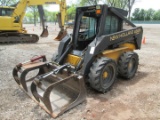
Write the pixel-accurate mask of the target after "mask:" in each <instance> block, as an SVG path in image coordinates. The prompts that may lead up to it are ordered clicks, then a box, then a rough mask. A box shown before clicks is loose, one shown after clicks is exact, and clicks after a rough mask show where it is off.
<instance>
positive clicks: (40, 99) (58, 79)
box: [13, 62, 86, 118]
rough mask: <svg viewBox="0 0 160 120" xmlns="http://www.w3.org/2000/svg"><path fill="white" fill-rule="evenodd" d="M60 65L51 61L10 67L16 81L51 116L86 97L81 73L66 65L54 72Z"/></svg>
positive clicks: (55, 115)
mask: <svg viewBox="0 0 160 120" xmlns="http://www.w3.org/2000/svg"><path fill="white" fill-rule="evenodd" d="M59 68H60V66H57V65H55V64H52V63H46V62H29V63H27V64H24V65H21V66H20V67H19V66H18V67H17V66H16V67H15V68H14V69H13V77H14V79H15V81H16V82H17V84H18V85H19V86H20V87H21V88H22V89H23V90H24V91H25V92H26V93H27V94H28V95H29V96H30V97H31V98H32V99H33V100H35V101H36V102H37V103H38V104H39V105H40V106H41V107H42V108H43V109H44V110H45V111H46V112H47V113H49V114H50V115H51V116H52V117H53V118H55V117H57V116H59V115H61V114H63V113H64V112H66V111H67V110H69V109H71V108H73V107H74V106H76V105H78V104H80V103H82V102H83V101H84V100H85V98H86V89H85V84H84V80H83V77H82V76H81V75H78V74H72V73H71V72H70V71H69V70H67V69H66V68H64V69H61V71H58V72H57V70H59ZM62 68H63V66H62ZM52 71H54V72H52ZM55 71H56V72H55Z"/></svg>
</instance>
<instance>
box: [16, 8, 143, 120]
mask: <svg viewBox="0 0 160 120" xmlns="http://www.w3.org/2000/svg"><path fill="white" fill-rule="evenodd" d="M126 16H127V12H126V11H124V10H122V9H118V8H114V7H108V6H107V5H96V6H87V7H78V8H77V9H76V16H75V23H74V29H73V34H72V35H69V34H67V35H66V36H65V37H64V38H63V39H62V40H61V41H60V44H59V48H58V50H57V51H58V52H57V54H54V55H53V58H52V60H51V61H50V62H48V61H47V60H46V57H45V56H44V55H42V56H38V57H34V58H32V59H30V60H29V61H26V62H24V63H20V64H18V65H16V66H15V68H14V69H13V77H14V79H15V81H16V82H17V84H18V85H19V86H20V87H21V88H22V89H23V90H24V91H25V92H26V93H27V94H28V95H29V96H30V97H31V98H32V99H33V100H35V101H36V102H37V103H38V104H39V105H40V106H41V107H42V108H43V109H44V110H45V111H46V112H48V113H49V114H50V115H51V116H52V117H54V118H55V117H57V116H59V115H61V114H63V113H64V112H66V111H67V110H69V109H71V108H73V107H74V106H76V105H78V104H80V103H82V102H83V101H85V99H86V87H85V83H86V82H88V83H89V84H90V86H91V87H92V88H93V89H95V90H96V91H98V92H101V93H105V92H107V91H108V90H110V89H111V87H112V86H113V84H114V83H115V80H116V77H117V75H118V76H121V77H122V78H124V79H131V78H133V77H134V76H135V74H136V71H137V69H138V64H139V61H138V60H139V58H138V54H137V53H135V52H134V50H137V49H140V48H141V40H142V33H143V29H142V27H136V26H135V25H134V24H133V23H131V22H130V21H128V20H127V19H126Z"/></svg>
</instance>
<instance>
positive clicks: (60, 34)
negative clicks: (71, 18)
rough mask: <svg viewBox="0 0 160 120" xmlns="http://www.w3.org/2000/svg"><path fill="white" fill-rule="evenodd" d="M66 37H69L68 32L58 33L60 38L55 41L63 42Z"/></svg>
mask: <svg viewBox="0 0 160 120" xmlns="http://www.w3.org/2000/svg"><path fill="white" fill-rule="evenodd" d="M66 35H67V31H66V30H64V31H60V32H59V33H58V36H57V37H56V38H54V40H56V41H61V40H62V39H63V38H64V37H65V36H66Z"/></svg>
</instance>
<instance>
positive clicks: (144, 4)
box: [47, 0, 160, 12]
mask: <svg viewBox="0 0 160 120" xmlns="http://www.w3.org/2000/svg"><path fill="white" fill-rule="evenodd" d="M75 1H76V0H67V5H71V3H74V2H75ZM47 8H48V9H49V10H50V11H59V5H50V6H48V7H47ZM135 8H141V9H142V8H143V9H149V8H152V9H155V10H158V9H160V0H136V3H135V4H134V5H133V9H132V12H133V11H134V9H135Z"/></svg>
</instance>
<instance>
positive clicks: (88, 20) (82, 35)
mask: <svg viewBox="0 0 160 120" xmlns="http://www.w3.org/2000/svg"><path fill="white" fill-rule="evenodd" d="M95 35H96V19H95V18H94V17H86V16H83V17H82V19H81V21H80V29H79V36H78V41H88V40H91V39H92V38H93V37H95Z"/></svg>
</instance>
